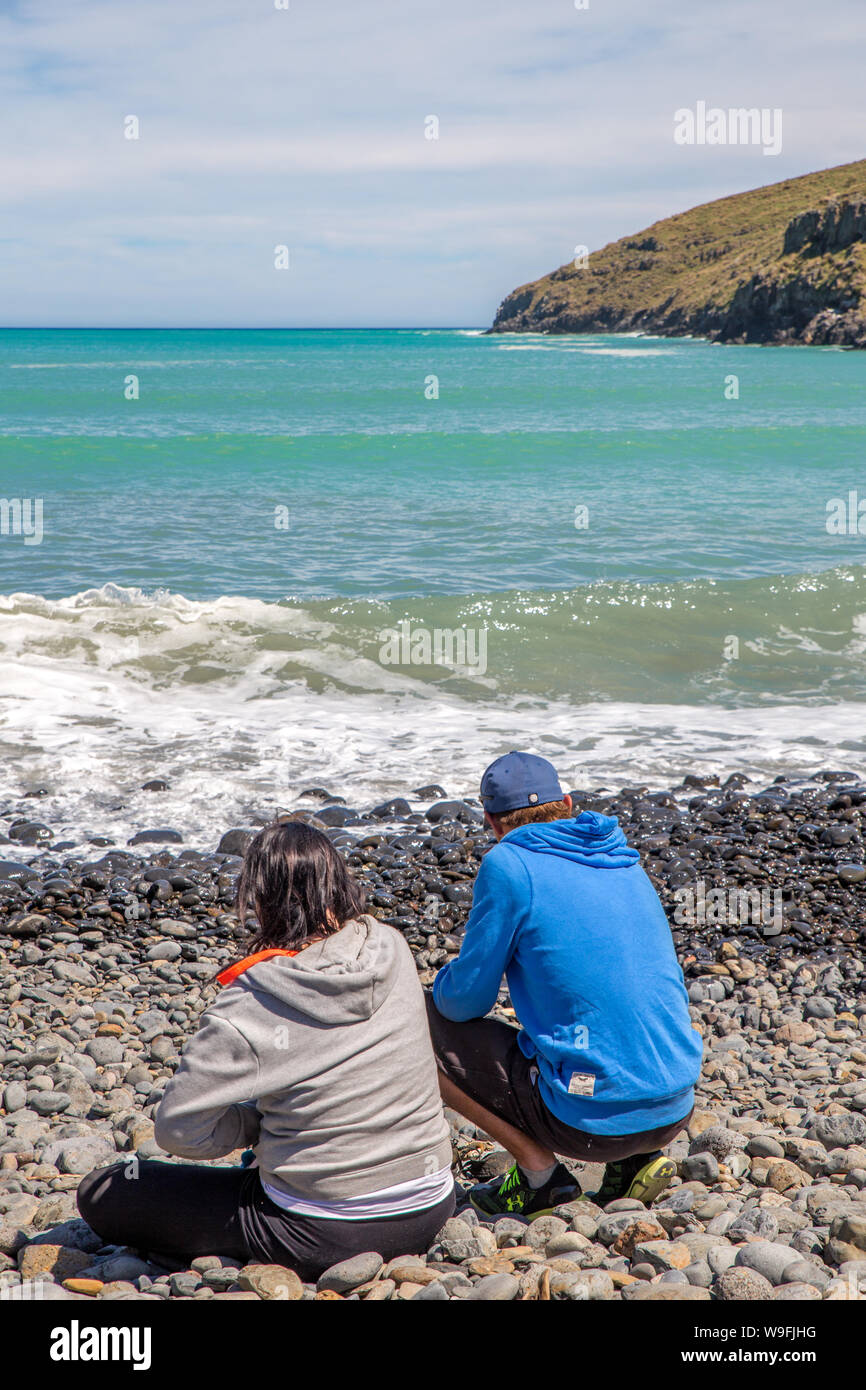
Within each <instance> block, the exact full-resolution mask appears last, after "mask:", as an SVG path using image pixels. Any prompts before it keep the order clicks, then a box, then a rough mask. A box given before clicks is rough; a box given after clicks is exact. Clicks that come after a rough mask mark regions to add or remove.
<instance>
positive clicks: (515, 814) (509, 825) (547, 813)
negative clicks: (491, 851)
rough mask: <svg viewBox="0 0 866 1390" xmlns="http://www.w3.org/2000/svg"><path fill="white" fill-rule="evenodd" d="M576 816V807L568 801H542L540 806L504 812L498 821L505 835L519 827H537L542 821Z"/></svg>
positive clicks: (567, 818) (522, 807) (520, 807)
mask: <svg viewBox="0 0 866 1390" xmlns="http://www.w3.org/2000/svg"><path fill="white" fill-rule="evenodd" d="M573 815H574V807H573V806H570V805H569V803H568V802H567V801H542V802H541V804H540V805H538V806H518V808H517V810H516V811H503V813H502V815H501V816H497V817H496V819H497V820H498V821H499V824H500V825H501V826H502V833H503V835H507V834H508V832H509V830H516V829H517V827H518V826H519V825H537V824H539V822H541V821H548V820H569V819H570V818H571V817H572V816H573Z"/></svg>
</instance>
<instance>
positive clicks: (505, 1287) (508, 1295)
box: [466, 1274, 520, 1303]
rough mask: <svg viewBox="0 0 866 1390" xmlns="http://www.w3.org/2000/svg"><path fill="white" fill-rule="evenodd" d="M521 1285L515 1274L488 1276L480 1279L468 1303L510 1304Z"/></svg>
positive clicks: (468, 1298) (468, 1295) (468, 1297)
mask: <svg viewBox="0 0 866 1390" xmlns="http://www.w3.org/2000/svg"><path fill="white" fill-rule="evenodd" d="M519 1288H520V1283H519V1281H518V1280H517V1279H515V1277H514V1275H513V1274H487V1275H485V1277H484V1278H483V1279H479V1281H478V1283H477V1284H476V1285H475V1287H474V1289H473V1290H472V1292H471V1293H470V1294H467V1300H466V1301H467V1302H470V1303H508V1302H510V1301H511V1299H513V1298H516V1297H517V1294H518V1290H519Z"/></svg>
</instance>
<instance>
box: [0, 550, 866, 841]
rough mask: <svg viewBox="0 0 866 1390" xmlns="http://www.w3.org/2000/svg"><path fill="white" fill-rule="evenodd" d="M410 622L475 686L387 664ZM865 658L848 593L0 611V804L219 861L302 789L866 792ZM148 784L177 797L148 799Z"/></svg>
mask: <svg viewBox="0 0 866 1390" xmlns="http://www.w3.org/2000/svg"><path fill="white" fill-rule="evenodd" d="M768 613H771V616H768ZM735 615H736V618H735ZM818 615H823V616H822V617H821V620H820V621H818V620H817V619H818ZM403 621H406V622H408V623H409V625H410V629H409V630H410V632H411V633H414V634H417V633H418V632H419V630H420V629H421V628H422V627H423V628H426V629H427V630H428V631H432V630H434V629H436V628H440V629H443V630H445V629H451V630H455V629H460V628H463V629H464V630H465V631H467V632H468V631H474V632H476V633H478V632H480V631H482V630H483V631H486V633H487V639H486V641H487V646H486V653H485V655H486V662H485V669H484V670H483V671H482V670H481V669H479V668H476V669H471V668H469V667H464V668H458V669H453V668H449V667H444V666H442V665H439V666H438V667H437V666H435V665H431V666H417V665H413V664H411V662H410V664H408V665H407V666H405V667H404V666H400V665H399V664H397V665H390V664H387V663H385V664H383V660H382V649H383V637H382V634H383V632H386V633H387V632H389V631H391V632H397V633H398V634H399V633H400V630H401V629H400V624H401V623H402V622H403ZM760 623H763V625H764V631H763V633H761V632H759V631H758V627H759V625H760ZM735 627H739V629H740V631H741V633H742V646H741V651H740V654H739V655H738V656H736V657H731V658H724V657H723V656H722V654H721V650H720V642H721V639H722V638H723V637H724V636H725V633H726V632H727V633H728V635H731V630H732V629H733V628H735ZM389 640H391V639H389ZM864 649H866V576H864V571H863V570H848V571H844V570H839V571H830V572H828V573H825V574H819V575H801V576H790V577H784V578H779V579H768V580H758V581H743V582H741V583H740V584H733V585H718V584H716V585H714V584H711V583H710V582H707V581H694V582H692V583H689V584H680V585H639V584H630V585H626V584H622V585H610V584H609V585H591V586H588V587H587V588H585V589H581V590H570V591H564V590H563V591H554V592H540V591H538V592H514V593H511V594H474V595H465V596H463V597H462V598H454V599H448V598H436V599H423V600H422V599H418V600H413V601H411V602H409V603H403V604H398V603H394V602H387V603H386V602H383V601H374V602H369V601H365V602H361V601H358V600H349V599H339V600H318V601H315V602H311V603H305V604H300V603H297V602H293V601H291V600H288V599H287V600H284V601H283V602H280V603H267V602H264V601H262V600H259V599H254V598H246V597H243V596H230V595H226V596H223V597H221V598H218V599H214V600H209V601H199V600H193V599H189V598H186V597H185V596H183V595H181V594H174V593H170V592H168V591H154V592H150V593H148V592H145V591H143V590H140V589H133V588H129V587H126V586H123V585H119V584H110V585H106V586H105V587H104V588H101V589H89V590H84V591H82V592H80V593H76V594H72V595H69V596H67V597H65V598H62V599H59V600H50V599H46V598H43V597H40V596H38V595H33V594H23V593H18V594H10V595H7V596H4V597H2V598H0V652H2V662H3V678H2V690H3V697H4V698H3V704H2V715H0V795H2V796H3V797H4V798H5V800H6V805H7V807H8V806H10V805H13V806H14V801H11V800H10V798H15V797H21V796H22V795H23V793H24V792H26V791H28V790H30V791H33V790H37V789H38V790H42V791H44V792H45V794H46V795H45V798H44V803H43V801H39V802H38V803H37V802H32V801H28V802H24V803H22V804H21V809H22V810H23V811H24V812H25V813H27V814H31V815H32V814H34V813H38V814H45V815H46V817H47V816H48V815H49V812H50V819H51V823H52V825H53V826H55V827H57V826H63V827H65V832H64V833H68V835H69V836H70V837H71V838H72V839H75V840H76V843H77V842H78V841H80V839H81V837H82V836H85V838H86V836H87V835H88V834H100V835H106V834H107V835H111V836H114V837H116V838H117V839H118V842H120V843H123V842H124V841H125V837H126V836H127V835H128V834H131V833H132V832H133V831H134V830H136V829H140V828H141V826H142V824H143V823H149V824H162V825H166V824H167V825H171V826H173V827H174V828H176V829H179V830H180V831H181V832H182V833H183V834H185V835H186V836H188V837H190V838H191V839H192V840H193V841H194V842H196V843H197V842H201V843H213V842H214V840H215V839H216V838H218V836H219V834H220V833H221V831H222V830H223V829H225V828H227V827H228V826H230V825H231V824H233V823H241V824H247V823H250V821H251V819H252V818H254V817H260V818H261V817H264V818H267V817H268V816H269V815H272V814H273V813H274V812H275V811H276V810H278V809H280V807H283V806H286V805H291V804H293V802H294V800H295V799H296V798H297V795H298V792H299V791H300V790H301V789H302V788H303V787H304V786H307V785H311V784H315V783H318V784H324V785H326V786H329V787H330V789H331V790H333V791H335V792H338V793H340V794H341V795H343V796H346V797H347V798H348V799H349V800H352V801H354V802H356V803H357V804H360V805H369V804H371V802H372V801H373V800H375V799H378V798H380V797H383V796H390V795H395V794H398V793H399V794H401V795H405V794H406V793H407V791H408V790H410V789H411V787H413V786H416V785H420V784H421V783H422V782H429V781H431V780H432V781H440V782H442V783H443V785H444V786H445V787H446V789H447V790H448V792H449V793H453V794H465V793H472V794H474V793H475V791H476V787H477V778H478V773H479V771H480V769H481V768H482V767H483V766H484V765H485V764H486V763H487V762H488V761H489V760H490V759H491V758H493V757H495V756H497V754H499V753H501V752H504V751H507V749H509V748H512V747H515V746H522V747H527V748H532V749H534V750H536V751H538V752H540V753H543V754H545V755H546V756H548V757H550V758H552V759H553V760H554V762H556V763H557V765H558V766H559V767H560V769H561V772H562V776H563V777H565V778H568V779H569V780H570V781H571V782H572V784H573V785H583V786H586V785H602V784H603V785H608V786H613V785H624V784H626V783H633V782H634V781H636V780H639V781H642V782H646V783H647V784H648V785H651V786H656V787H660V786H665V785H670V784H671V783H672V782H674V781H676V780H679V779H680V778H681V777H682V775H683V774H684V773H685V772H688V771H693V772H699V773H700V772H704V773H713V772H715V773H719V772H725V773H726V772H729V771H732V770H741V771H744V772H745V773H746V774H747V775H748V776H753V777H756V778H768V777H772V776H774V775H776V774H777V773H779V772H791V771H794V772H797V773H809V772H811V771H814V770H817V769H819V768H821V767H826V766H828V765H836V766H839V765H842V766H847V767H851V768H853V769H854V770H859V769H860V768H863V767H866V726H864V720H863V706H862V703H860V702H859V697H860V695H862V684H863V676H862V668H863V665H864V663H863V652H864ZM750 670H751V675H749V674H748V672H749V671H750ZM780 672H782V673H787V674H786V675H785V677H784V678H781V677H780V675H779V673H780ZM840 672H841V673H842V674H841V676H840ZM846 673H847V674H846ZM855 687H857V689H858V691H859V695H858V694H854V693H852V692H853V691H854V689H855ZM155 777H161V778H165V780H166V781H167V782H168V783H169V787H168V789H167V790H166V791H165V792H161V793H159V794H158V796H154V797H151V796H150V794H148V793H144V792H142V791H141V790H140V788H141V787H142V785H143V783H144V782H145V781H148V780H150V779H151V778H155ZM76 837H77V839H76ZM17 852H18V851H17V849H16V853H17Z"/></svg>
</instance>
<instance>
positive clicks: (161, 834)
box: [126, 828, 183, 845]
mask: <svg viewBox="0 0 866 1390" xmlns="http://www.w3.org/2000/svg"><path fill="white" fill-rule="evenodd" d="M126 843H127V844H128V845H181V844H183V836H182V835H181V834H180V832H179V831H177V830H169V829H167V828H157V829H154V830H139V831H138V833H137V834H135V835H133V836H132V839H130V840H127V842H126Z"/></svg>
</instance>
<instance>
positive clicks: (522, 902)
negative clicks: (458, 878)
mask: <svg viewBox="0 0 866 1390" xmlns="http://www.w3.org/2000/svg"><path fill="white" fill-rule="evenodd" d="M514 858H515V856H514V855H511V854H509V853H508V851H507V850H506V851H505V853H504V855H500V854H499V851H498V850H491V851H490V852H489V854H487V855H486V856H485V857H484V859H482V861H481V867H480V869H479V870H478V877H477V878H476V880H475V891H474V893H473V898H472V911H471V912H470V914H469V920H468V922H467V923H466V934H465V936H464V937H463V944H462V945H461V947H460V954H459V956H458V957H457V959H456V960H454V961H451V962H449V964H448V965H445V966H443V968H442V969H441V970H440V971H439V974H438V975H437V976H436V979H435V980H434V982H433V1002H434V1003H435V1005H436V1007H437V1009H438V1010H439V1012H440V1013H441V1014H444V1016H445V1018H450V1019H451V1020H452V1021H453V1022H454V1023H465V1022H466V1020H467V1019H470V1018H483V1017H484V1015H485V1014H486V1013H489V1011H490V1010H491V1009H492V1008H493V1005H494V1004H495V1003H496V997H497V995H498V993H499V986H500V984H501V983H502V976H503V975H504V974H505V970H506V968H507V966H508V962H509V961H510V960H511V957H512V955H513V953H514V942H515V938H516V936H517V932H518V929H519V927H520V925H521V923H522V921H523V919H524V917H525V914H526V909H527V907H528V904H529V887H528V882H527V883H525V885H524V886H523V891H522V892H521V891H520V880H519V879H518V882H517V883H515V881H514V878H513V877H512V872H511V870H512V869H513V870H516V873H517V874H518V875H520V876H522V877H524V878H525V874H524V870H523V868H522V866H521V865H520V863H519V862H517V863H515V864H514V865H513V866H512V865H511V863H510V861H511V860H512V859H514ZM506 866H508V867H506Z"/></svg>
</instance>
